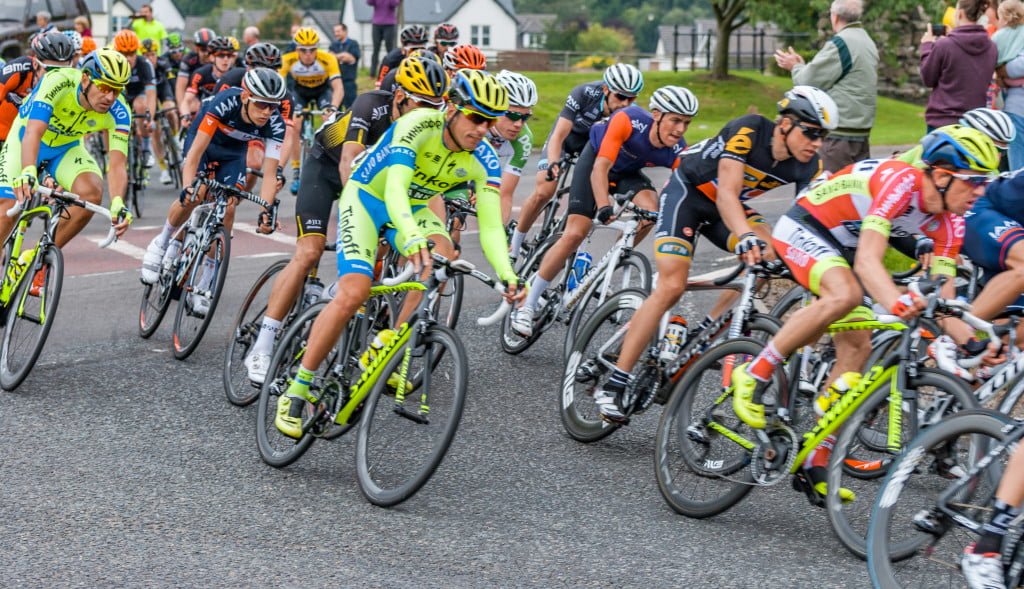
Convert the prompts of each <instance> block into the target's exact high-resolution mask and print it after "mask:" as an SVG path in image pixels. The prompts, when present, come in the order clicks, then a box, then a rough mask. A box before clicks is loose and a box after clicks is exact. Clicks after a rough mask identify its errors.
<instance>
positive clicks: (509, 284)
mask: <svg viewBox="0 0 1024 589" xmlns="http://www.w3.org/2000/svg"><path fill="white" fill-rule="evenodd" d="M528 292H530V289H529V288H528V287H527V286H526V284H524V283H522V282H521V281H520V280H519V279H518V278H513V279H511V280H506V281H505V300H506V301H508V302H509V303H511V304H513V305H515V304H516V303H520V302H522V301H525V300H526V294H527V293H528Z"/></svg>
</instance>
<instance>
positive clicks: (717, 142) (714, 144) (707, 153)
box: [687, 137, 725, 160]
mask: <svg viewBox="0 0 1024 589" xmlns="http://www.w3.org/2000/svg"><path fill="white" fill-rule="evenodd" d="M705 141H706V142H707V143H706V144H705V142H703V141H702V142H701V143H698V144H697V145H694V146H693V148H694V149H697V148H698V146H705V147H706V149H704V153H703V154H701V157H703V158H704V159H706V160H716V159H718V157H719V156H721V155H722V152H723V151H725V139H722V138H721V137H715V139H714V141H711V140H705ZM688 152H689V150H687V153H688Z"/></svg>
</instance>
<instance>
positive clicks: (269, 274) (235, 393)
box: [223, 260, 288, 407]
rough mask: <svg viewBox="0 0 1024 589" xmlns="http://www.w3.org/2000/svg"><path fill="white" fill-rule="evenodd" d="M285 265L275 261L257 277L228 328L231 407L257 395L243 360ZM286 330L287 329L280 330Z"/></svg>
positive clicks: (226, 388) (226, 370) (227, 378)
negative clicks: (229, 335) (275, 281)
mask: <svg viewBox="0 0 1024 589" xmlns="http://www.w3.org/2000/svg"><path fill="white" fill-rule="evenodd" d="M287 265H288V260H278V261H276V262H274V263H273V264H271V265H270V267H269V268H267V269H266V270H264V271H263V274H260V276H259V278H257V279H256V282H254V283H253V285H252V288H250V289H249V294H247V295H245V300H244V301H242V306H241V307H240V308H239V309H238V315H236V316H235V323H234V326H233V327H232V328H231V339H230V340H228V347H227V352H226V353H225V354H224V374H223V376H224V379H223V380H224V394H225V395H227V397H228V401H229V402H231V404H232V405H238V406H239V407H244V406H246V405H248V404H250V403H252V402H253V401H255V400H256V398H257V397H259V395H260V386H259V385H256V384H254V383H252V382H251V381H250V380H249V373H248V371H247V370H246V368H245V364H244V361H245V357H246V356H247V355H248V354H249V350H251V349H252V346H253V344H254V343H256V338H257V337H259V334H260V328H261V326H262V325H263V315H264V313H266V312H267V303H268V302H269V301H270V291H271V288H272V287H273V286H274V279H275V278H277V274H278V272H280V271H281V270H283V269H284V267H285V266H287ZM282 327H283V328H284V329H287V327H288V326H287V325H283V326H282Z"/></svg>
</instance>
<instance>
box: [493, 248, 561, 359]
mask: <svg viewBox="0 0 1024 589" xmlns="http://www.w3.org/2000/svg"><path fill="white" fill-rule="evenodd" d="M561 236H562V234H561V233H558V234H555V235H552V236H551V237H549V238H548V239H547V240H546V241H545V242H544V243H542V244H541V245H540V246H538V247H537V249H535V250H533V252H531V253H530V256H529V258H528V259H527V260H526V262H525V263H524V264H523V268H522V270H520V272H519V275H520V276H525V277H528V278H531V279H532V277H533V275H534V274H536V272H537V270H538V269H539V268H540V262H541V260H542V259H543V258H544V254H546V253H547V252H548V250H549V249H551V246H553V245H555V242H557V241H558V240H559V238H560V237H561ZM560 280H562V274H561V273H559V274H558V275H556V276H555V278H554V279H553V280H552V281H551V285H552V286H554V285H557V284H558V283H559V281H560ZM515 312H516V310H515V309H513V310H511V311H509V312H508V313H506V314H505V317H504V319H502V321H501V333H500V334H499V335H498V337H499V338H500V340H501V349H502V350H504V351H505V352H506V353H508V354H512V355H513V356H515V355H518V354H522V353H523V352H525V351H526V350H527V349H529V348H530V346H532V345H533V343H534V342H536V341H537V340H538V339H540V336H541V334H543V333H544V331H545V330H546V329H547V328H548V325H549V324H550V323H551V322H552V321H554V318H552V317H545V314H546V306H543V305H539V306H538V307H537V309H536V311H535V313H534V321H533V333H532V334H530V337H520V336H519V334H517V333H516V332H514V331H512V319H513V314H514V313H515Z"/></svg>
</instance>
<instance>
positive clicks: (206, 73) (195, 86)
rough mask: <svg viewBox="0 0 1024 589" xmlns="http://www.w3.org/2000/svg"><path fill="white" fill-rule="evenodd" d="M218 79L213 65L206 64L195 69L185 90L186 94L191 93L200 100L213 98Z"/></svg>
mask: <svg viewBox="0 0 1024 589" xmlns="http://www.w3.org/2000/svg"><path fill="white" fill-rule="evenodd" d="M222 75H223V74H222ZM219 79H220V76H218V75H217V72H216V70H214V69H213V64H212V63H208V64H206V65H204V66H203V67H201V68H199V69H197V70H196V71H195V73H193V74H192V77H191V79H189V81H188V88H187V89H186V92H191V93H193V94H195V95H197V96H198V97H199V99H200V100H202V99H204V98H206V97H208V96H213V94H214V92H215V91H216V89H217V80H219Z"/></svg>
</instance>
